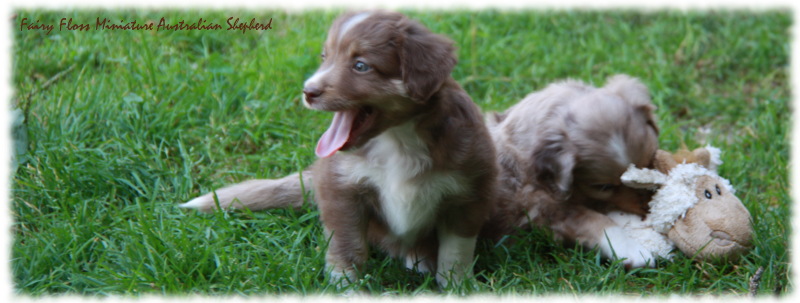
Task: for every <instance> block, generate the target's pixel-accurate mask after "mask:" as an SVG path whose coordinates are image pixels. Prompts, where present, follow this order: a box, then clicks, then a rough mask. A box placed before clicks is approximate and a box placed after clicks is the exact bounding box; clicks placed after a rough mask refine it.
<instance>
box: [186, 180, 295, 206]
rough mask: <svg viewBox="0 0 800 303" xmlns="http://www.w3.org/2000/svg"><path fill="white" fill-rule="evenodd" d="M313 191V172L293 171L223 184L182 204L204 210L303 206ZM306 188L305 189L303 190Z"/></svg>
mask: <svg viewBox="0 0 800 303" xmlns="http://www.w3.org/2000/svg"><path fill="white" fill-rule="evenodd" d="M310 190H311V171H304V172H303V173H302V177H301V174H299V173H294V174H291V175H288V176H286V177H283V178H280V179H256V180H249V181H245V182H242V183H239V184H235V185H231V186H228V187H224V188H221V189H218V190H215V191H212V192H210V193H207V194H205V195H202V196H200V197H197V198H194V199H192V200H190V201H189V202H186V203H183V204H181V205H179V206H180V207H183V208H193V209H196V210H199V211H203V212H211V211H213V210H214V209H215V208H216V207H217V203H216V202H215V198H216V200H217V201H219V207H220V208H222V209H228V208H234V209H249V210H252V211H257V210H265V209H274V208H288V207H291V208H294V209H295V210H300V209H301V208H302V207H303V201H304V200H305V199H303V198H304V196H305V192H308V191H310ZM304 191H305V192H304Z"/></svg>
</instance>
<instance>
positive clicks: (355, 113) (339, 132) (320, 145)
mask: <svg viewBox="0 0 800 303" xmlns="http://www.w3.org/2000/svg"><path fill="white" fill-rule="evenodd" d="M375 112H376V111H375V110H374V109H372V108H370V107H359V108H356V109H350V110H343V111H337V112H336V113H335V114H334V115H333V121H331V126H330V127H328V130H326V131H325V133H324V134H322V137H320V138H319V142H317V149H316V153H317V157H320V158H327V157H330V156H331V155H333V154H334V153H336V152H337V151H339V150H345V149H347V148H349V147H352V145H353V144H355V143H356V141H357V139H358V137H359V136H360V135H362V134H363V133H364V132H365V131H366V130H368V129H369V128H370V127H371V126H372V124H374V123H375V116H377V115H376V114H375Z"/></svg>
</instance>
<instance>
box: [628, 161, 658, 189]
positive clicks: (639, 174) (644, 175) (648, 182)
mask: <svg viewBox="0 0 800 303" xmlns="http://www.w3.org/2000/svg"><path fill="white" fill-rule="evenodd" d="M619 179H620V181H622V184H625V185H626V186H628V187H631V188H643V189H650V190H657V189H658V188H660V187H661V186H663V185H664V184H666V183H667V175H665V174H663V173H661V172H659V171H657V170H655V169H649V168H636V167H635V166H634V165H633V164H631V165H630V166H629V167H628V170H626V171H625V173H623V174H622V176H620V177H619Z"/></svg>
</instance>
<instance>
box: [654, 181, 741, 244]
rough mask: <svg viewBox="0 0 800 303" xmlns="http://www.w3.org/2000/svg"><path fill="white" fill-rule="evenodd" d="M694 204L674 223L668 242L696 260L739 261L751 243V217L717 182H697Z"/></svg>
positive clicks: (735, 198)
mask: <svg viewBox="0 0 800 303" xmlns="http://www.w3.org/2000/svg"><path fill="white" fill-rule="evenodd" d="M695 188H696V190H695V195H696V196H697V198H698V199H699V201H698V202H697V204H695V206H694V207H693V208H691V209H689V210H688V211H687V212H686V215H685V216H684V217H683V218H681V219H678V220H677V221H676V222H675V225H674V226H673V228H672V229H671V230H670V231H669V234H668V235H669V238H670V239H671V240H672V241H673V242H675V246H677V247H678V248H679V249H680V250H681V251H683V252H684V253H686V254H687V255H694V257H695V258H697V259H708V258H711V257H719V256H725V257H728V258H729V259H735V258H738V257H739V255H740V254H741V253H743V252H745V251H746V250H747V248H748V247H749V246H750V241H751V239H752V228H751V227H750V220H749V218H750V213H749V212H748V211H747V209H746V208H745V207H744V206H743V205H742V202H741V201H739V198H737V197H736V196H735V195H733V193H731V192H730V191H729V190H727V187H725V186H723V184H722V183H721V182H720V180H719V179H718V178H715V177H712V176H701V177H698V178H697V184H696V187H695Z"/></svg>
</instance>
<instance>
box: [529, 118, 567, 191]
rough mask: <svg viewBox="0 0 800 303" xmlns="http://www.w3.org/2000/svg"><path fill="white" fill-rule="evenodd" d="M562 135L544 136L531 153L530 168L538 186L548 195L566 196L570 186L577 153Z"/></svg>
mask: <svg viewBox="0 0 800 303" xmlns="http://www.w3.org/2000/svg"><path fill="white" fill-rule="evenodd" d="M568 142H569V141H568V140H567V138H566V136H565V135H564V134H563V133H557V134H549V135H546V136H545V140H543V142H542V144H541V145H539V146H537V147H536V148H535V149H534V151H533V164H532V165H533V167H532V168H531V169H532V170H533V172H534V176H536V180H537V181H538V183H539V184H542V185H544V187H545V189H546V190H548V191H549V192H550V193H553V194H556V195H559V196H566V195H568V194H569V188H570V185H571V184H572V170H573V169H574V168H575V162H576V160H577V159H576V157H577V151H576V150H575V147H574V146H572V145H571V144H569V143H568Z"/></svg>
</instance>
